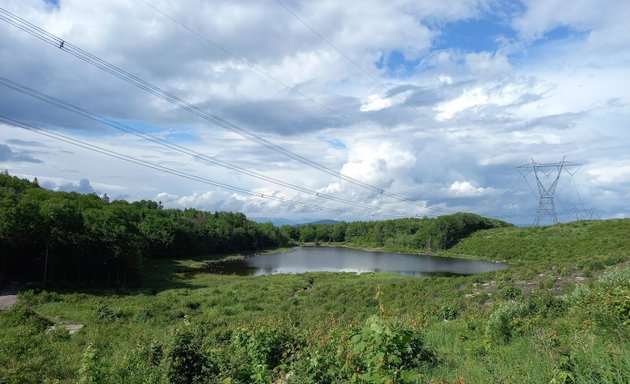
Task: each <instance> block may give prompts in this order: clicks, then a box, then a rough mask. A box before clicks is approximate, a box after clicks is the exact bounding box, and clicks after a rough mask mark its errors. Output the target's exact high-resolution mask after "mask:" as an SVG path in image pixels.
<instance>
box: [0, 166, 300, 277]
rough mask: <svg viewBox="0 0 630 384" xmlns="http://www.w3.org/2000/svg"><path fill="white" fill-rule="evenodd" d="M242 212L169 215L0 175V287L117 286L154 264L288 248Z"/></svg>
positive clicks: (141, 204) (275, 232)
mask: <svg viewBox="0 0 630 384" xmlns="http://www.w3.org/2000/svg"><path fill="white" fill-rule="evenodd" d="M288 242H289V239H288V238H287V237H286V236H284V235H283V234H282V233H281V232H280V230H279V229H278V228H277V227H275V226H274V225H272V224H270V223H267V224H258V223H255V222H253V221H251V220H248V219H247V218H246V217H245V215H244V214H242V213H233V212H214V213H212V212H206V211H200V210H196V209H184V210H179V209H164V208H163V207H162V205H161V203H156V202H154V201H148V200H142V201H136V202H132V203H129V202H127V201H124V200H115V201H109V199H108V198H107V196H106V195H104V196H102V197H101V196H98V195H96V194H94V193H92V194H79V193H76V192H55V191H50V190H47V189H44V188H40V187H39V185H38V183H37V181H36V180H35V181H32V182H31V181H29V180H25V179H20V178H18V177H14V176H10V175H9V174H8V172H6V171H5V172H3V173H1V174H0V285H2V283H3V282H5V281H11V280H16V279H17V280H30V281H40V282H44V283H60V284H105V285H120V284H126V283H128V282H131V281H132V280H134V279H135V278H137V277H138V276H139V275H140V274H141V273H142V266H143V263H145V262H148V261H150V260H151V259H155V258H181V257H192V256H197V255H208V254H216V253H225V252H249V251H255V250H260V249H265V248H275V247H279V246H283V245H286V244H288Z"/></svg>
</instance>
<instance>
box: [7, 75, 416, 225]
mask: <svg viewBox="0 0 630 384" xmlns="http://www.w3.org/2000/svg"><path fill="white" fill-rule="evenodd" d="M0 85H2V86H5V87H7V88H9V89H12V90H14V91H16V92H20V93H23V94H25V95H28V96H31V97H33V98H36V99H38V100H40V101H43V102H45V103H48V104H51V105H54V106H56V107H59V108H61V109H64V110H66V111H68V112H73V113H76V114H78V115H80V116H83V117H85V118H88V119H90V120H93V121H96V122H98V123H101V124H105V125H107V126H110V127H112V128H114V129H117V130H119V131H123V132H126V133H130V134H132V135H134V136H137V137H140V138H141V139H144V140H147V141H150V142H152V143H155V144H158V145H161V146H164V147H166V148H169V149H171V150H174V151H177V152H179V153H183V154H186V155H190V156H192V157H193V158H195V159H199V160H204V161H206V162H209V163H211V164H214V165H218V166H221V167H224V168H228V169H231V170H233V171H236V172H239V173H242V174H245V175H248V176H251V177H254V178H257V179H260V180H263V181H267V182H271V183H273V184H276V185H281V186H283V187H286V188H290V189H293V190H296V191H298V192H302V193H306V194H308V195H312V196H315V197H321V198H323V199H326V200H331V201H335V202H338V203H343V204H347V205H350V206H353V207H355V208H363V209H368V210H373V209H380V210H381V211H387V212H390V213H394V214H396V215H408V214H407V213H406V212H402V211H398V210H392V209H386V208H382V207H381V208H379V207H375V206H372V205H369V204H364V203H360V202H356V201H351V200H346V199H343V198H340V197H336V196H332V195H328V194H326V193H320V192H317V191H313V190H311V189H308V188H304V187H301V186H298V185H295V184H292V183H289V182H286V181H282V180H278V179H275V178H272V177H270V176H266V175H263V174H260V173H257V172H254V171H251V170H248V169H246V168H243V167H241V166H238V165H236V164H233V163H230V162H227V161H223V160H219V159H217V158H216V157H215V156H209V155H206V154H204V153H200V152H197V151H195V150H193V149H190V148H188V147H185V146H182V145H179V144H176V143H173V142H171V141H169V140H166V139H163V138H160V137H157V136H154V135H151V134H147V133H144V132H142V131H140V130H138V129H136V128H133V127H131V126H129V125H127V124H124V123H121V122H118V121H114V120H111V119H109V118H107V117H105V116H103V115H99V114H96V113H93V112H90V111H87V110H85V109H82V108H80V107H77V106H76V105H73V104H71V103H68V102H65V101H62V100H60V99H58V98H55V97H53V96H49V95H45V94H43V93H41V92H37V91H35V90H34V89H32V88H29V87H27V86H24V85H21V84H19V83H16V82H14V81H11V80H9V79H6V78H4V77H2V76H0ZM415 216H418V215H415Z"/></svg>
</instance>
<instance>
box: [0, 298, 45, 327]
mask: <svg viewBox="0 0 630 384" xmlns="http://www.w3.org/2000/svg"><path fill="white" fill-rule="evenodd" d="M0 324H2V327H3V328H4V327H7V328H9V327H15V326H18V325H26V326H31V327H34V328H36V329H38V330H40V331H43V330H45V329H46V328H48V327H49V326H51V325H52V324H53V323H52V322H51V321H50V320H48V319H46V318H44V317H42V316H40V315H38V314H37V313H36V312H35V311H33V310H32V309H30V308H29V307H27V306H25V305H24V304H21V303H18V304H16V305H14V306H13V307H11V308H10V309H8V310H6V311H4V312H2V314H1V315H0Z"/></svg>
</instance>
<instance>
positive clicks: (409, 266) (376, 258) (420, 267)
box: [215, 247, 507, 277]
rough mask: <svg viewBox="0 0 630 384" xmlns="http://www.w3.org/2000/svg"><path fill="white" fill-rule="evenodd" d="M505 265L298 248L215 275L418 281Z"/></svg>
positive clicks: (229, 265)
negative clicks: (382, 276) (395, 276)
mask: <svg viewBox="0 0 630 384" xmlns="http://www.w3.org/2000/svg"><path fill="white" fill-rule="evenodd" d="M506 267H507V266H506V265H505V264H497V263H490V262H486V261H476V260H465V259H455V258H450V257H437V256H423V255H411V254H404V253H387V252H370V251H363V250H357V249H350V248H334V247H297V248H294V249H292V250H290V251H288V252H281V253H271V254H265V255H258V256H253V257H248V258H245V259H242V260H232V261H229V262H225V263H221V265H220V268H218V269H217V270H216V271H215V272H217V273H223V274H229V275H243V276H261V275H275V274H279V273H305V272H355V273H364V272H393V273H399V274H401V275H407V276H415V277H429V276H451V275H470V274H473V273H481V272H488V271H496V270H499V269H504V268H506Z"/></svg>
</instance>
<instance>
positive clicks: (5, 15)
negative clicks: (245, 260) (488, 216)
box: [0, 8, 455, 213]
mask: <svg viewBox="0 0 630 384" xmlns="http://www.w3.org/2000/svg"><path fill="white" fill-rule="evenodd" d="M0 19H1V20H3V21H5V22H7V23H9V24H11V25H13V26H15V27H16V28H18V29H21V30H22V31H24V32H27V33H29V34H31V35H33V36H35V37H36V38H38V39H40V40H42V41H44V42H46V43H48V44H50V45H53V46H55V47H57V48H59V49H61V50H63V51H65V52H66V53H69V54H71V55H73V56H75V57H77V58H79V59H81V60H83V61H85V62H86V63H89V64H91V65H93V66H95V67H97V68H99V69H101V70H103V71H105V72H108V73H110V74H111V75H114V76H116V77H118V78H120V79H121V80H124V81H126V82H128V83H130V84H132V85H134V86H136V87H138V88H140V89H142V90H145V91H146V92H149V93H151V94H153V95H154V96H157V97H159V98H161V99H163V100H165V101H167V102H169V103H171V104H173V105H176V106H178V107H179V108H181V109H184V110H186V111H188V112H190V113H192V114H194V115H196V116H198V117H200V118H202V119H204V120H206V121H208V122H210V123H213V124H215V125H218V126H220V127H222V128H224V129H226V130H228V131H230V132H233V133H235V134H237V135H239V136H241V137H243V138H246V139H248V140H250V141H253V142H256V143H258V144H260V145H262V146H264V147H266V148H269V149H271V150H273V151H275V152H277V153H279V154H282V155H284V156H286V157H289V158H292V159H294V160H296V161H298V162H301V163H303V164H305V165H308V166H310V167H312V168H315V169H318V170H320V171H322V172H324V173H327V174H329V175H332V176H335V177H337V178H340V179H341V180H344V181H347V182H349V183H352V184H354V185H357V186H360V187H362V188H365V189H368V190H371V191H372V192H375V193H377V194H381V195H384V196H388V197H392V198H394V199H396V200H398V201H401V202H407V203H409V204H413V205H416V206H418V207H421V208H425V209H430V210H434V211H438V212H443V213H454V212H455V211H453V210H450V209H446V208H441V207H437V206H433V205H429V204H426V203H418V202H417V201H413V200H411V199H408V198H406V197H404V196H401V195H398V194H395V193H392V192H388V191H385V190H383V189H381V188H378V187H375V186H372V185H370V184H368V183H365V182H362V181H360V180H357V179H355V178H353V177H351V176H348V175H345V174H343V173H341V172H338V171H335V170H333V169H330V168H328V167H326V166H324V165H322V164H319V163H317V162H315V161H313V160H310V159H308V158H306V157H304V156H302V155H299V154H296V153H294V152H292V151H290V150H288V149H286V148H284V147H282V146H280V145H277V144H274V143H272V142H270V141H269V140H267V139H265V138H263V137H261V136H259V135H256V134H254V133H252V132H249V131H247V130H246V129H244V128H242V127H240V126H238V125H237V124H234V123H231V122H229V121H227V120H225V119H223V118H221V117H219V116H217V115H214V114H211V113H209V112H207V111H205V110H203V109H201V108H199V107H197V106H195V105H192V104H190V103H189V102H187V101H185V100H183V99H181V98H179V97H177V96H175V95H173V94H172V93H169V92H167V91H165V90H163V89H161V88H159V87H157V86H155V85H153V84H151V83H148V82H147V81H145V80H143V79H141V78H140V77H138V76H136V75H133V74H131V73H129V72H127V71H125V70H123V69H121V68H119V67H117V66H115V65H113V64H111V63H109V62H107V61H105V60H102V59H100V58H99V57H97V56H95V55H92V54H90V53H88V52H86V51H84V50H82V49H81V48H79V47H76V46H74V45H73V44H70V43H68V42H67V41H65V40H63V39H61V38H60V37H58V36H56V35H53V34H51V33H50V32H48V31H46V30H44V29H42V28H40V27H38V26H36V25H34V24H31V23H29V22H28V21H26V20H24V19H22V18H20V17H19V16H16V15H14V14H12V13H11V12H9V11H7V10H5V9H3V8H0Z"/></svg>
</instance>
